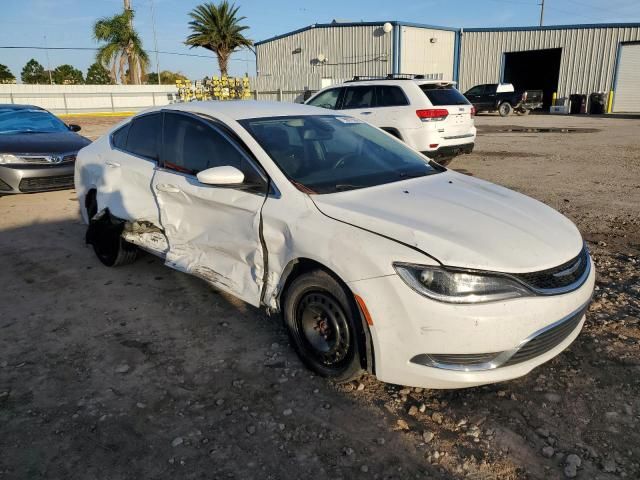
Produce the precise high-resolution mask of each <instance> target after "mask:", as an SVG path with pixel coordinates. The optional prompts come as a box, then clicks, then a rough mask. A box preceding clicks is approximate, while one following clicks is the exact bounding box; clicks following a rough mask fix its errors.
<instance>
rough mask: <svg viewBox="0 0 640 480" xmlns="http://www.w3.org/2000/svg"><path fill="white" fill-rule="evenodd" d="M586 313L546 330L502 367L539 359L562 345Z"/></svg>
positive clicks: (581, 311) (576, 315) (584, 310)
mask: <svg viewBox="0 0 640 480" xmlns="http://www.w3.org/2000/svg"><path fill="white" fill-rule="evenodd" d="M585 312H586V308H584V309H581V310H580V311H578V312H576V313H575V314H573V315H572V316H571V317H569V318H568V319H566V320H565V321H563V322H561V323H559V324H557V325H555V326H553V327H551V328H548V329H547V330H544V331H543V332H542V333H540V334H538V335H536V336H534V337H533V338H531V339H530V340H529V341H527V342H526V343H524V344H523V345H521V346H520V348H518V350H517V351H516V353H514V354H513V355H512V356H511V358H509V360H507V361H506V362H505V363H503V364H502V365H501V366H505V367H506V366H508V365H515V364H517V363H522V362H526V361H527V360H531V359H532V358H535V357H539V356H540V355H543V354H545V353H547V352H548V351H550V350H553V349H554V348H555V347H557V346H558V345H560V344H561V343H562V342H563V341H564V340H565V339H566V338H567V337H568V336H569V335H570V334H571V332H573V331H574V330H575V329H576V328H577V327H578V325H580V321H581V320H582V316H583V315H584V313H585Z"/></svg>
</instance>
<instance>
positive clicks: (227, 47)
mask: <svg viewBox="0 0 640 480" xmlns="http://www.w3.org/2000/svg"><path fill="white" fill-rule="evenodd" d="M239 8H240V7H236V6H235V4H233V3H232V4H229V2H228V1H227V0H222V1H221V2H220V4H219V5H215V4H214V3H204V4H202V5H198V6H197V7H196V8H194V9H193V10H192V11H191V12H190V13H189V16H190V17H191V21H190V22H189V28H190V29H191V31H192V32H193V33H192V34H191V35H189V36H188V37H187V40H186V41H185V44H186V45H189V46H190V47H191V48H194V47H202V48H206V49H207V50H211V51H212V52H213V53H215V54H216V55H217V57H218V67H219V68H220V73H221V74H222V75H227V73H228V66H229V58H230V57H231V54H232V53H233V52H235V51H236V50H239V49H241V48H244V47H247V48H248V47H250V46H251V45H253V42H252V41H251V40H249V39H248V38H247V37H245V36H244V35H243V33H242V32H243V31H245V30H247V29H248V28H249V27H247V26H243V25H240V22H241V21H242V20H244V19H245V18H246V17H238V16H237V14H238V10H239Z"/></svg>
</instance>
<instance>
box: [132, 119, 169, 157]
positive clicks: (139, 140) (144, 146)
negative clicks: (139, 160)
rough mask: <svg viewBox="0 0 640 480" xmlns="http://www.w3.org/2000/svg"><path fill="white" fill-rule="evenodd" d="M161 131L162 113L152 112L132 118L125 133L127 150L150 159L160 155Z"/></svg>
mask: <svg viewBox="0 0 640 480" xmlns="http://www.w3.org/2000/svg"><path fill="white" fill-rule="evenodd" d="M161 133H162V114H161V113H152V114H150V115H143V116H141V117H137V118H134V119H133V120H132V121H131V126H130V127H129V134H128V135H127V148H126V150H127V151H128V152H131V153H134V154H136V155H140V156H141V157H145V158H149V159H151V160H158V158H159V157H160V155H159V152H160V134H161Z"/></svg>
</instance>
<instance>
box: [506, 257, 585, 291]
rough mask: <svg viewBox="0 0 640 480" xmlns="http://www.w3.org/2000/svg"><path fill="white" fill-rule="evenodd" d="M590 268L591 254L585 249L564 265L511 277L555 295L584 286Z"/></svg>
mask: <svg viewBox="0 0 640 480" xmlns="http://www.w3.org/2000/svg"><path fill="white" fill-rule="evenodd" d="M588 268H589V252H588V251H587V248H586V247H584V248H583V249H582V251H581V252H580V253H579V254H578V256H577V257H575V258H573V259H571V260H569V261H568V262H566V263H563V264H562V265H559V266H557V267H554V268H549V269H547V270H541V271H539V272H533V273H516V274H510V276H512V277H515V278H517V279H518V280H520V281H521V282H523V283H525V284H526V285H529V286H530V287H532V288H533V289H535V290H537V291H539V292H541V293H545V292H550V293H553V292H554V291H555V290H558V289H566V288H570V287H572V286H575V287H576V288H577V287H578V286H580V285H581V284H582V282H581V281H580V280H586V278H584V279H583V277H586V276H585V273H586V272H587V270H588Z"/></svg>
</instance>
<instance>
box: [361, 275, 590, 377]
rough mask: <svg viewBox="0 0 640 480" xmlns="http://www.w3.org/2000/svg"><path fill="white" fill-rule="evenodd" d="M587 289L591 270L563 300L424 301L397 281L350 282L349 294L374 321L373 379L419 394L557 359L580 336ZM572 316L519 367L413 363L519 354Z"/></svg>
mask: <svg viewBox="0 0 640 480" xmlns="http://www.w3.org/2000/svg"><path fill="white" fill-rule="evenodd" d="M592 267H593V266H592ZM594 284H595V271H594V269H593V268H591V272H590V274H589V277H588V278H587V280H586V281H585V282H584V284H583V285H582V286H581V287H580V288H578V289H577V290H574V291H572V292H570V293H566V294H562V295H553V296H534V297H524V298H518V299H512V300H507V301H502V302H491V303H485V304H477V305H455V304H448V303H442V302H437V301H434V300H431V299H429V298H426V297H423V296H422V295H420V294H418V293H416V292H415V291H413V290H412V289H411V288H409V287H408V286H407V285H406V284H405V283H404V282H403V281H402V279H401V278H400V277H399V276H397V275H389V276H385V277H378V278H374V279H369V280H360V281H356V282H351V283H350V284H349V287H350V288H351V289H352V291H353V292H354V293H355V294H357V295H359V296H360V297H361V298H362V299H363V300H364V302H365V304H366V306H367V309H368V310H369V313H370V315H371V318H372V320H373V326H372V327H371V337H372V341H373V350H374V356H375V370H376V376H377V377H378V378H379V379H380V380H382V381H384V382H389V383H396V384H401V385H410V386H416V387H424V388H464V387H472V386H477V385H483V384H488V383H496V382H502V381H506V380H511V379H514V378H517V377H521V376H523V375H526V374H527V373H529V372H530V371H531V370H532V369H534V368H535V367H537V366H539V365H541V364H542V363H544V362H546V361H548V360H550V359H552V358H553V357H555V356H556V355H558V354H559V353H560V352H562V351H563V350H564V349H565V348H567V347H568V346H569V345H570V344H571V342H573V340H574V339H575V338H576V337H577V336H578V334H579V333H580V330H581V329H582V325H583V324H584V315H583V312H584V309H585V308H586V306H587V305H588V303H589V301H590V299H591V295H592V293H593V288H594ZM572 315H573V316H574V317H572V318H573V323H572V324H571V325H570V326H569V327H570V328H567V329H566V330H565V331H564V332H563V333H562V337H561V338H557V339H556V340H557V341H554V342H553V343H552V344H549V345H548V346H549V348H547V349H541V350H540V351H539V352H534V353H535V354H534V355H533V356H531V355H529V356H528V357H526V358H524V359H523V358H521V359H520V360H522V361H519V362H509V361H505V362H502V363H501V364H500V365H482V366H481V367H480V368H450V364H449V365H447V364H445V365H442V364H440V365H438V364H435V363H431V364H429V362H422V364H421V363H420V360H421V359H424V358H425V356H428V355H430V354H431V355H434V357H435V358H436V359H442V358H446V357H450V358H456V356H458V357H464V356H467V357H470V356H471V355H472V354H477V355H478V356H481V355H487V354H491V352H494V354H491V355H494V356H497V355H500V354H501V353H503V352H514V350H518V349H519V348H523V349H524V347H523V345H524V344H525V343H526V342H527V341H529V340H531V339H532V338H533V337H535V336H537V335H539V334H540V333H541V332H543V331H545V330H547V329H548V328H549V327H553V326H554V324H556V323H558V322H559V321H561V320H563V319H569V318H570V317H571V316H572ZM509 358H510V357H509ZM412 360H413V361H412ZM425 363H427V364H425Z"/></svg>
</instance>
